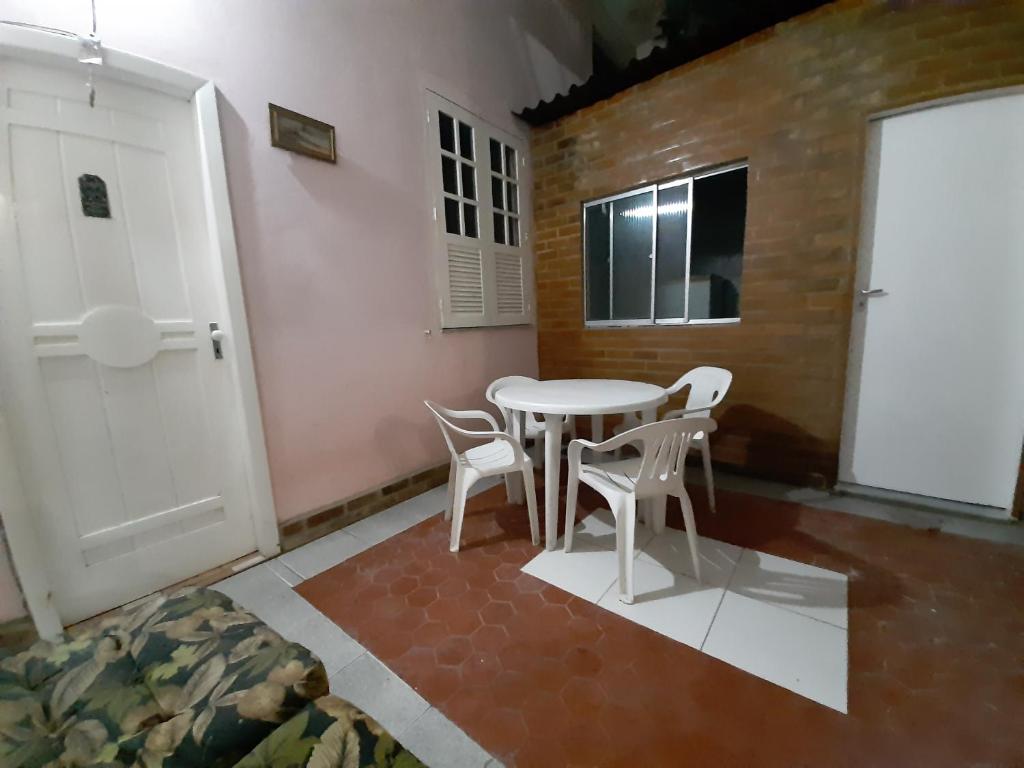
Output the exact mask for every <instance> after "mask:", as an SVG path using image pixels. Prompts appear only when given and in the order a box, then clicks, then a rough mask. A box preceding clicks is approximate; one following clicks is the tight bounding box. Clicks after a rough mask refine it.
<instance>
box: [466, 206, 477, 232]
mask: <svg viewBox="0 0 1024 768" xmlns="http://www.w3.org/2000/svg"><path fill="white" fill-rule="evenodd" d="M462 212H463V214H464V221H463V224H464V226H465V228H466V237H478V228H477V225H476V206H475V205H470V204H469V203H463V204H462Z"/></svg>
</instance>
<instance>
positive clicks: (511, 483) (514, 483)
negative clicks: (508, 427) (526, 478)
mask: <svg viewBox="0 0 1024 768" xmlns="http://www.w3.org/2000/svg"><path fill="white" fill-rule="evenodd" d="M524 434H526V414H525V412H523V411H512V437H514V438H515V439H516V441H518V443H519V444H520V445H523V442H524V440H523V435H524ZM523 448H524V450H525V448H526V446H523ZM505 493H506V494H507V496H508V501H509V503H510V504H522V503H523V502H524V501H525V500H526V496H525V495H524V492H523V476H522V475H521V474H519V473H518V472H509V473H508V474H506V475H505Z"/></svg>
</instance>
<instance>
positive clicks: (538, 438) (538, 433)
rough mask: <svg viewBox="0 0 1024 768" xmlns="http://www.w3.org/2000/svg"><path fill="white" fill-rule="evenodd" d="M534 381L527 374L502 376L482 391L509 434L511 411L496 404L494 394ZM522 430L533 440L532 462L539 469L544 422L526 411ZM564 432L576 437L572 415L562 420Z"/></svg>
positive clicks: (541, 461)
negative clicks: (500, 390)
mask: <svg viewBox="0 0 1024 768" xmlns="http://www.w3.org/2000/svg"><path fill="white" fill-rule="evenodd" d="M536 381H537V379H531V378H530V377H529V376H503V377H501V378H500V379H495V380H494V381H492V382H491V383H490V384H489V385H488V387H487V390H486V391H485V392H484V396H485V397H486V398H487V401H488V402H490V403H493V404H494V405H495V406H496V407H497V408H498V410H499V411H501V415H502V418H504V419H505V431H506V432H508V433H509V434H510V435H511V434H513V432H512V413H511V411H509V409H507V408H503V407H502V406H500V405H498V402H497V401H496V400H495V399H494V395H495V393H496V392H497V391H498V390H499V389H501V388H502V387H507V386H510V385H512V384H533V383H536ZM524 431H525V432H526V434H525V435H523V438H524V439H529V440H533V463H534V464H536V465H537V468H538V469H540V468H542V467H543V466H544V422H543V421H541V420H539V419H538V418H537V416H536V415H535V414H533V413H529V412H527V414H526V418H525V419H524ZM566 433H568V434H569V435H570V436H571V437H576V419H575V417H573V416H566V417H565V419H564V420H563V421H562V434H563V435H564V434H566Z"/></svg>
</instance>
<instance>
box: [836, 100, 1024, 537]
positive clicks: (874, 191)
mask: <svg viewBox="0 0 1024 768" xmlns="http://www.w3.org/2000/svg"><path fill="white" fill-rule="evenodd" d="M1021 93H1024V86H1019V85H1014V86H1009V87H1005V88H991V89H989V90H982V91H973V92H971V93H963V94H958V95H956V96H947V97H943V98H939V99H931V100H929V101H923V102H920V103H917V104H908V105H906V106H902V107H897V108H894V109H886V110H883V111H881V112H875V113H873V114H870V115H868V117H867V126H866V130H867V135H866V141H865V151H864V172H863V175H862V180H863V181H862V184H861V200H860V224H859V230H858V235H857V238H858V239H857V254H856V265H855V274H854V279H853V303H852V309H851V317H850V338H849V344H848V349H847V353H846V389H845V393H844V396H843V418H842V427H841V432H840V438H839V466H838V480H839V482H838V483H837V487H844V488H851V487H852V488H856V487H865V488H866V487H868V486H858V485H857V484H856V483H855V482H854V481H853V480H852V479H851V474H852V471H853V453H854V448H855V444H856V440H857V436H856V434H855V426H856V423H857V408H858V404H859V402H860V379H861V372H862V370H863V363H864V335H865V330H866V324H867V319H866V313H865V312H859V311H858V310H857V304H858V301H862V299H860V298H859V291H860V290H861V289H862V288H863V289H867V288H870V287H871V286H869V285H868V282H869V280H868V279H869V277H870V274H871V264H872V258H873V255H874V254H873V253H872V243H873V242H874V229H875V203H876V201H877V197H878V175H879V166H880V160H881V150H882V145H881V123H882V121H883V120H885V119H886V118H889V117H897V116H899V115H906V114H910V113H913V112H923V111H924V110H927V109H935V108H937V107H945V106H950V105H954V104H967V103H970V102H972V101H982V100H985V99H993V98H999V97H1001V96H1012V95H1017V94H1021ZM1017 487H1018V490H1017V492H1016V493H1015V494H1014V497H1013V498H1012V499H1011V500H1010V504H1009V506H1008V507H1006V509H1005V512H1006V514H1005V519H1007V520H1009V519H1012V518H1013V517H1014V509H1015V507H1016V506H1017V504H1018V503H1019V502H1020V500H1019V499H1018V498H1017V496H1018V495H1019V494H1020V493H1021V491H1020V488H1021V478H1020V477H1018V482H1017ZM887 493H888V494H889V495H891V496H906V497H908V498H909V497H910V496H911V495H910V494H901V493H899V492H894V491H889V492H887ZM945 504H946V505H949V504H955V502H945ZM961 506H962V507H965V508H966V507H967V506H968V505H961ZM987 509H995V508H993V507H987ZM1000 519H1003V518H1000Z"/></svg>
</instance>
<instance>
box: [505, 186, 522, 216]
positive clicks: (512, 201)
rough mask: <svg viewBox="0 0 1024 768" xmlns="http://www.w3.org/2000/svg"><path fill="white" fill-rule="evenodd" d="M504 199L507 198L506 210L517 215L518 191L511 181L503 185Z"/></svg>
mask: <svg viewBox="0 0 1024 768" xmlns="http://www.w3.org/2000/svg"><path fill="white" fill-rule="evenodd" d="M505 192H506V197H507V198H508V206H507V210H509V211H512V213H519V189H518V186H517V185H516V184H513V183H512V182H511V181H508V182H506V183H505Z"/></svg>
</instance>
